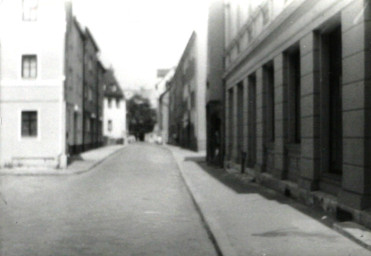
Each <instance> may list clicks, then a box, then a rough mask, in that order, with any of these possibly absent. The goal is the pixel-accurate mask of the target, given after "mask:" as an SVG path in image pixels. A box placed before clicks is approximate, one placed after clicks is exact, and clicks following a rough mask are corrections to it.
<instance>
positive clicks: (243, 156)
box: [241, 150, 246, 173]
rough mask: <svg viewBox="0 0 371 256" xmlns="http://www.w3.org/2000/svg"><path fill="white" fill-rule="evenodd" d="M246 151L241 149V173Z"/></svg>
mask: <svg viewBox="0 0 371 256" xmlns="http://www.w3.org/2000/svg"><path fill="white" fill-rule="evenodd" d="M245 162H246V152H244V151H243V150H241V173H245Z"/></svg>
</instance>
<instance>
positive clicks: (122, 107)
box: [103, 69, 127, 144]
mask: <svg viewBox="0 0 371 256" xmlns="http://www.w3.org/2000/svg"><path fill="white" fill-rule="evenodd" d="M103 110H104V112H103V117H104V120H103V135H104V138H105V143H106V144H117V143H120V144H122V143H127V124H126V100H125V95H124V93H123V92H122V90H121V88H120V86H119V84H118V82H117V80H116V78H115V76H114V73H113V70H112V69H108V70H107V71H106V73H105V85H104V101H103Z"/></svg>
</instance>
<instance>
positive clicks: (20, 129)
mask: <svg viewBox="0 0 371 256" xmlns="http://www.w3.org/2000/svg"><path fill="white" fill-rule="evenodd" d="M24 112H35V113H36V134H35V135H34V136H31V135H29V136H26V135H23V113H24ZM19 139H20V140H35V139H36V140H38V139H40V110H38V109H21V110H20V111H19Z"/></svg>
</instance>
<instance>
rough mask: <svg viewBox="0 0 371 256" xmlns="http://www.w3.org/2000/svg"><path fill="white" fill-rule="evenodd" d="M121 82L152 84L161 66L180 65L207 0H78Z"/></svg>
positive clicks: (77, 6) (79, 11) (130, 85)
mask: <svg viewBox="0 0 371 256" xmlns="http://www.w3.org/2000/svg"><path fill="white" fill-rule="evenodd" d="M73 3H74V12H75V14H76V16H77V18H78V20H79V21H80V23H82V25H84V26H88V27H89V29H90V31H91V32H92V34H93V36H94V38H95V39H96V41H97V43H98V45H99V47H100V49H101V54H102V58H103V60H104V62H105V63H108V64H112V66H113V68H114V70H115V73H116V77H117V79H118V80H119V82H120V84H121V87H123V88H124V89H125V88H140V87H145V88H151V87H153V86H154V83H155V82H156V70H157V69H159V68H170V67H172V66H176V64H177V62H178V60H179V58H180V57H181V54H182V52H183V50H184V48H185V45H186V43H187V41H188V39H189V37H190V35H191V33H192V31H193V28H194V27H195V26H197V20H198V17H199V15H202V13H201V11H200V10H202V8H200V5H201V4H205V3H206V0H73Z"/></svg>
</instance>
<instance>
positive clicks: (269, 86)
mask: <svg viewBox="0 0 371 256" xmlns="http://www.w3.org/2000/svg"><path fill="white" fill-rule="evenodd" d="M263 72H264V76H263V80H264V86H265V90H266V96H265V105H266V107H265V124H266V133H267V141H269V142H274V139H275V132H274V130H275V127H274V126H275V125H274V122H275V113H274V104H275V102H274V67H273V62H270V63H268V64H266V65H265V66H264V67H263Z"/></svg>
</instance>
